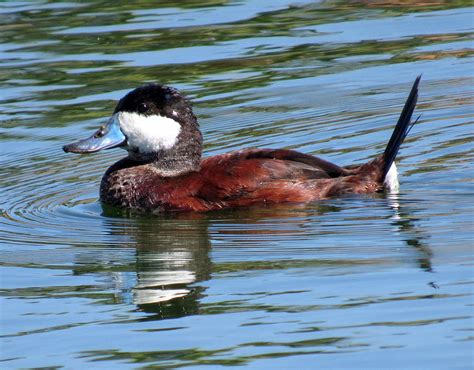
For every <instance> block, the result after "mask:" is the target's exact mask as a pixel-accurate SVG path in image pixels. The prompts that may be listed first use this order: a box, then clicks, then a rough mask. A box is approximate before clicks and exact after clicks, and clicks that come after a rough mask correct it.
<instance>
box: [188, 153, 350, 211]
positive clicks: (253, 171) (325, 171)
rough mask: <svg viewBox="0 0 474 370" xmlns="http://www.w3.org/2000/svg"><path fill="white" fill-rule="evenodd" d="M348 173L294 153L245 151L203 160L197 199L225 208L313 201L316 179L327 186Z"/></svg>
mask: <svg viewBox="0 0 474 370" xmlns="http://www.w3.org/2000/svg"><path fill="white" fill-rule="evenodd" d="M350 173H351V171H350V170H347V169H344V168H342V167H339V166H337V165H335V164H333V163H330V162H327V161H325V160H323V159H320V158H317V157H313V156H311V155H307V154H303V153H299V152H296V151H294V150H286V149H276V150H275V149H246V150H241V151H236V152H231V153H226V154H222V155H217V156H214V157H210V158H206V159H205V160H203V162H202V167H201V171H200V173H199V178H200V184H201V186H200V190H199V192H198V194H196V196H198V197H199V198H201V199H205V200H206V201H210V202H223V204H226V206H229V205H230V203H228V202H234V203H235V204H236V205H242V204H244V203H245V205H247V203H249V204H253V203H258V202H259V201H261V200H263V199H266V200H267V201H269V202H283V201H306V200H308V199H312V198H314V194H315V190H314V187H315V185H316V182H319V180H322V181H323V182H324V183H326V182H327V181H332V179H334V178H337V177H341V176H346V175H349V174H350ZM315 181H316V182H315ZM309 188H311V189H309ZM310 193H311V194H313V195H309V194H310ZM306 198H308V199H306ZM241 202H244V203H242V204H241ZM232 204H233V203H232Z"/></svg>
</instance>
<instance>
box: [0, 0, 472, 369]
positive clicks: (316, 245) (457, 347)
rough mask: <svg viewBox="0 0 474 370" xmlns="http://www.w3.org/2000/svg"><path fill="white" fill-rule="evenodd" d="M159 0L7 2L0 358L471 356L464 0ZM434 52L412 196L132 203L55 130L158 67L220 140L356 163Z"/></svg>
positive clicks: (409, 182) (223, 362) (138, 360)
mask: <svg viewBox="0 0 474 370" xmlns="http://www.w3.org/2000/svg"><path fill="white" fill-rule="evenodd" d="M159 4H160V5H156V4H152V2H149V3H148V2H142V3H139V4H128V3H126V2H113V3H107V2H98V1H90V2H81V3H74V2H70V3H61V2H53V1H41V2H40V1H38V2H9V1H6V2H1V3H0V41H1V42H0V84H1V89H0V105H1V110H0V148H1V151H0V266H1V270H0V271H1V272H0V279H1V280H0V320H1V322H0V336H1V345H0V361H1V363H0V367H1V368H6V369H10V368H11V369H13V368H38V367H49V368H60V367H65V368H83V367H93V368H105V369H110V368H142V367H156V368H166V369H169V368H175V367H188V368H197V367H199V368H202V369H217V368H223V367H228V366H235V365H239V366H241V367H242V366H245V367H248V368H252V369H291V368H298V369H314V368H323V369H326V368H331V369H332V368H337V369H354V368H360V369H367V368H376V369H381V368H397V369H400V368H403V369H428V368H429V369H470V368H473V367H474V355H473V353H474V348H473V347H474V346H473V338H474V334H473V331H474V326H473V305H474V300H473V296H474V289H473V282H474V274H473V263H474V253H473V252H474V210H473V204H472V199H473V186H472V183H473V181H472V180H473V176H472V174H473V173H474V172H473V153H474V151H473V136H474V135H473V133H474V130H473V125H472V122H473V119H472V117H473V113H474V109H473V104H472V96H473V88H472V86H474V84H473V82H474V81H473V76H474V68H473V63H472V50H473V41H472V31H473V21H472V20H473V9H472V8H470V6H471V3H470V2H468V1H451V2H445V1H431V2H426V3H425V2H415V1H403V2H395V1H393V2H370V1H369V2H366V1H363V0H361V1H320V2H314V1H297V2H291V1H288V0H277V1H272V2H264V1H226V2H223V1H215V0H208V1H199V2H197V1H192V0H185V1H180V2H168V1H160V2H159ZM420 73H422V74H423V78H422V82H421V86H420V98H419V104H418V107H417V113H418V114H421V115H422V117H421V119H420V122H419V123H418V124H417V125H416V126H415V128H414V129H413V130H412V132H411V133H410V136H409V138H408V139H407V140H406V142H405V144H404V145H403V147H402V150H401V153H400V156H399V163H398V168H399V172H400V182H401V190H400V193H399V194H392V195H374V196H353V197H346V198H343V199H332V200H325V201H322V202H320V203H317V204H311V205H304V206H298V207H295V206H291V207H290V206H282V207H274V208H264V209H252V210H235V211H222V212H212V213H208V214H201V215H163V216H145V215H141V216H139V215H130V214H127V213H121V212H117V211H116V210H111V209H107V208H102V206H101V204H100V202H99V201H98V188H99V183H100V178H101V176H102V174H103V172H104V171H105V170H106V168H107V167H108V166H110V165H111V164H112V163H113V162H114V161H116V160H117V159H119V158H121V157H123V156H124V155H125V152H123V151H121V150H110V151H105V152H101V153H97V154H93V155H89V156H76V155H70V154H69V155H67V154H65V153H63V152H62V150H61V147H62V145H63V144H65V143H68V142H71V141H74V140H76V139H78V138H83V137H86V136H88V135H89V134H91V133H92V132H93V131H94V130H95V129H96V128H97V127H98V126H100V125H101V124H103V123H104V122H105V121H106V120H107V117H108V116H110V114H111V112H112V110H113V108H114V106H115V104H116V101H117V99H119V98H121V97H122V96H123V95H124V94H125V93H126V92H128V91H129V90H131V89H133V88H134V87H137V86H139V85H142V84H144V83H147V82H151V81H157V82H161V83H165V84H169V85H172V86H176V87H178V88H179V89H181V90H182V91H183V92H184V93H186V94H187V95H188V96H189V97H190V98H191V99H192V100H193V102H194V109H195V113H196V114H197V116H198V118H199V121H200V124H201V129H202V131H203V135H204V138H205V155H206V156H207V155H213V154H218V153H223V152H226V151H229V150H233V149H239V148H244V147H252V146H257V147H275V148H278V147H284V148H293V149H297V150H300V151H302V152H305V153H311V154H315V155H318V156H321V157H323V158H325V159H328V160H331V161H334V162H336V163H338V164H343V165H346V164H351V163H358V162H362V161H366V160H368V159H369V158H372V157H373V156H375V155H376V154H378V153H380V152H381V151H382V150H383V149H384V147H385V145H386V142H387V140H388V138H389V135H390V133H391V130H392V128H393V125H394V123H395V122H396V119H397V118H398V114H399V112H400V110H401V108H402V105H403V103H404V101H405V98H406V96H407V94H408V91H409V89H410V87H411V84H412V82H413V80H414V78H415V77H416V76H417V75H418V74H420Z"/></svg>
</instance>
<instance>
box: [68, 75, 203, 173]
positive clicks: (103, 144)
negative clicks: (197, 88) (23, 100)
mask: <svg viewBox="0 0 474 370" xmlns="http://www.w3.org/2000/svg"><path fill="white" fill-rule="evenodd" d="M117 147H120V148H123V149H126V150H127V151H128V156H129V158H130V159H131V160H133V161H136V162H145V163H148V162H149V163H153V164H154V165H156V167H157V168H158V169H160V170H162V171H163V172H166V173H168V172H170V173H171V174H172V175H175V174H177V173H182V172H188V171H192V170H197V169H198V168H199V163H200V158H201V151H202V136H201V132H200V130H199V125H198V123H197V120H196V117H195V116H194V114H193V111H192V108H191V104H190V102H189V101H188V100H187V99H186V98H185V97H184V96H183V95H182V94H181V93H180V92H179V91H178V90H176V89H174V88H172V87H168V86H163V85H159V84H149V85H145V86H142V87H138V88H136V89H135V90H133V91H131V92H129V93H128V94H127V95H125V96H124V97H123V98H122V99H121V100H120V101H119V102H118V104H117V106H116V108H115V110H114V113H113V115H112V117H110V119H109V121H108V122H107V123H106V124H105V125H103V126H101V127H100V128H99V129H98V130H97V131H96V132H95V133H94V134H93V135H92V136H91V137H89V138H87V139H83V140H80V141H78V142H75V143H72V144H68V145H65V146H63V150H64V151H65V152H70V153H94V152H98V151H99V150H102V149H111V148H117Z"/></svg>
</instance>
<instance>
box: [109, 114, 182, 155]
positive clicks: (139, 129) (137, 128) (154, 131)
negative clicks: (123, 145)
mask: <svg viewBox="0 0 474 370" xmlns="http://www.w3.org/2000/svg"><path fill="white" fill-rule="evenodd" d="M116 116H117V117H116V118H117V120H118V121H119V124H120V129H121V130H122V132H123V133H124V134H125V135H126V136H127V142H128V146H129V147H132V148H138V150H139V151H140V152H141V153H153V152H157V151H159V150H163V149H170V148H172V147H173V146H174V145H175V144H176V142H177V141H178V135H179V133H180V132H181V125H180V124H179V123H178V122H177V121H175V120H174V119H172V118H168V117H163V116H159V115H152V116H144V115H142V114H139V113H132V112H119V113H116Z"/></svg>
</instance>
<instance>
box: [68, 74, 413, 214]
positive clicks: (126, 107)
mask: <svg viewBox="0 0 474 370" xmlns="http://www.w3.org/2000/svg"><path fill="white" fill-rule="evenodd" d="M420 78H421V76H418V77H417V78H416V80H415V83H414V84H413V87H412V89H411V92H410V94H409V96H408V99H407V101H406V103H405V106H404V108H403V110H402V113H401V115H400V118H399V120H398V122H397V124H396V126H395V129H394V131H393V134H392V136H391V138H390V140H389V142H388V145H387V147H386V149H385V151H384V152H383V154H381V155H379V156H377V157H376V158H374V159H373V160H371V161H370V162H368V163H364V164H360V165H350V166H343V167H340V166H338V165H336V164H333V163H330V162H327V161H325V160H323V159H320V158H318V157H314V156H312V155H308V154H303V153H300V152H297V151H294V150H288V149H244V150H238V151H234V152H230V153H226V154H220V155H216V156H213V157H208V158H204V159H202V158H201V154H202V136H201V131H200V130H199V124H198V122H197V119H196V117H195V115H194V113H193V111H192V108H191V104H190V102H189V101H188V100H187V99H186V98H185V97H184V96H183V95H182V94H181V93H180V92H179V91H178V90H176V89H174V88H172V87H168V86H163V85H159V84H149V85H145V86H142V87H139V88H137V89H135V90H133V91H131V92H129V93H128V94H127V95H125V96H124V97H123V98H122V99H121V100H120V101H119V102H118V104H117V107H116V108H115V111H114V113H113V115H112V117H111V118H110V120H109V121H108V123H107V124H106V125H105V126H102V127H101V128H100V129H99V130H98V131H96V132H95V133H94V135H93V136H91V137H90V138H88V139H84V140H81V141H78V142H76V143H73V144H69V145H65V146H64V147H63V149H64V151H65V152H72V153H94V152H97V151H99V150H102V149H111V148H116V147H120V148H123V149H126V150H127V151H128V156H127V157H126V158H123V159H122V160H120V161H118V162H117V163H115V164H114V165H112V167H110V168H109V169H108V170H107V172H106V173H105V175H104V176H103V178H102V183H101V186H100V199H101V200H102V201H103V202H104V203H107V204H111V205H116V206H119V207H123V208H126V209H133V210H139V211H147V212H162V211H196V212H199V211H209V210H216V209H222V208H237V207H249V206H257V205H258V206H261V205H271V204H277V203H305V202H313V201H317V200H319V199H324V198H329V197H337V196H342V195H346V194H368V193H374V192H378V191H382V190H384V189H387V188H389V189H393V188H394V187H396V186H398V180H397V178H396V167H395V162H394V160H395V157H396V156H397V153H398V150H399V148H400V145H401V144H402V143H403V140H404V139H405V137H406V136H407V134H408V132H409V131H410V129H411V128H412V127H413V125H414V124H415V123H416V122H417V120H418V119H417V120H415V121H411V116H412V114H413V111H414V109H415V105H416V102H417V98H418V84H419V82H420Z"/></svg>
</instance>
